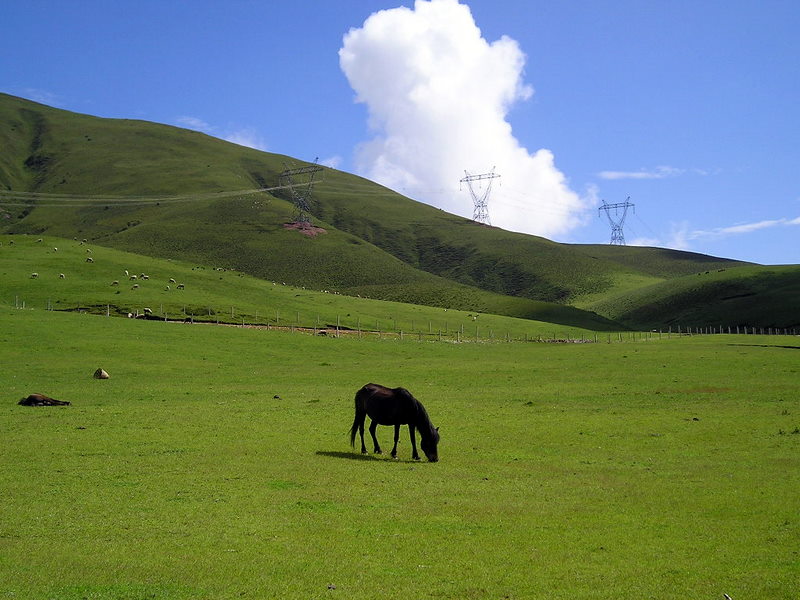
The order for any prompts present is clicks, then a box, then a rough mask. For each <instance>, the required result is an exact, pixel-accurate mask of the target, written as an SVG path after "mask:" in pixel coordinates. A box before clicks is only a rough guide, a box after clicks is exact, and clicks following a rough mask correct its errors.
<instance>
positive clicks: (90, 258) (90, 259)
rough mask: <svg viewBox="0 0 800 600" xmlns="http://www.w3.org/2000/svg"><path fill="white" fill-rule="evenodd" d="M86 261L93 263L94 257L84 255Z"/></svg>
mask: <svg viewBox="0 0 800 600" xmlns="http://www.w3.org/2000/svg"><path fill="white" fill-rule="evenodd" d="M86 262H88V263H93V262H94V259H93V258H92V257H91V256H87V257H86Z"/></svg>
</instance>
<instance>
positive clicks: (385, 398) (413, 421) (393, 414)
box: [350, 383, 439, 462]
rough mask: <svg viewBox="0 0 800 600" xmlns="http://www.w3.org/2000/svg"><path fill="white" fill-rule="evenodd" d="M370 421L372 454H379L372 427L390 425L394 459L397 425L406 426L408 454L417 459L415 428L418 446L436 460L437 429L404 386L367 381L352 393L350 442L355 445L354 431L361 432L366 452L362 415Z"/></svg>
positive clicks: (397, 437) (398, 431)
mask: <svg viewBox="0 0 800 600" xmlns="http://www.w3.org/2000/svg"><path fill="white" fill-rule="evenodd" d="M367 416H369V418H370V419H371V420H372V422H371V423H370V425H369V432H370V434H371V435H372V441H373V443H374V444H375V453H376V454H380V453H381V447H380V444H378V438H377V437H375V430H376V429H377V427H378V425H394V447H393V448H392V458H397V440H398V439H399V438H400V426H401V425H408V433H409V435H410V437H411V448H412V449H413V453H412V454H411V457H412V458H413V459H414V460H419V454H417V440H416V436H415V435H414V432H415V430H417V429H418V430H419V435H420V438H421V439H420V444H419V445H420V448H422V451H423V452H424V453H425V456H427V457H428V460H429V461H431V462H436V461H438V460H439V454H438V451H437V449H436V447H437V445H438V444H439V428H438V427H434V426H433V424H432V423H431V420H430V417H428V412H427V411H426V410H425V407H424V406H422V403H421V402H420V401H419V400H417V399H416V398H414V396H412V395H411V393H410V392H409V391H408V390H407V389H404V388H394V389H391V388H387V387H384V386H382V385H378V384H376V383H368V384H367V385H365V386H364V387H362V388H361V389H360V390H358V392H357V393H356V416H355V418H354V419H353V427H352V428H351V429H350V444H351V445H352V446H353V447H355V445H356V432H358V433H360V434H361V453H362V454H366V453H367V447H366V446H365V445H364V420H365V419H366V417H367Z"/></svg>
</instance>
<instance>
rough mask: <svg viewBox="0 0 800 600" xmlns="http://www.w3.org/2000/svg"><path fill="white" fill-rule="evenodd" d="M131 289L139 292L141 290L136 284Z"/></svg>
mask: <svg viewBox="0 0 800 600" xmlns="http://www.w3.org/2000/svg"><path fill="white" fill-rule="evenodd" d="M131 289H132V290H138V289H139V284H138V283H134V284H133V285H132V286H131Z"/></svg>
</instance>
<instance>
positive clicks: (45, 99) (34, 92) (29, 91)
mask: <svg viewBox="0 0 800 600" xmlns="http://www.w3.org/2000/svg"><path fill="white" fill-rule="evenodd" d="M18 95H20V96H22V97H23V98H28V99H29V100H33V101H34V102H38V103H39V104H45V105H47V106H55V107H57V108H61V107H62V106H63V103H62V102H61V99H60V98H59V97H58V96H57V95H56V94H54V93H53V92H49V91H47V90H41V89H38V88H22V89H21V90H20V91H19V92H18Z"/></svg>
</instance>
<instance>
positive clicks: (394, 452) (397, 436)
mask: <svg viewBox="0 0 800 600" xmlns="http://www.w3.org/2000/svg"><path fill="white" fill-rule="evenodd" d="M399 439H400V425H395V426H394V447H393V448H392V458H397V440H399Z"/></svg>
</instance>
